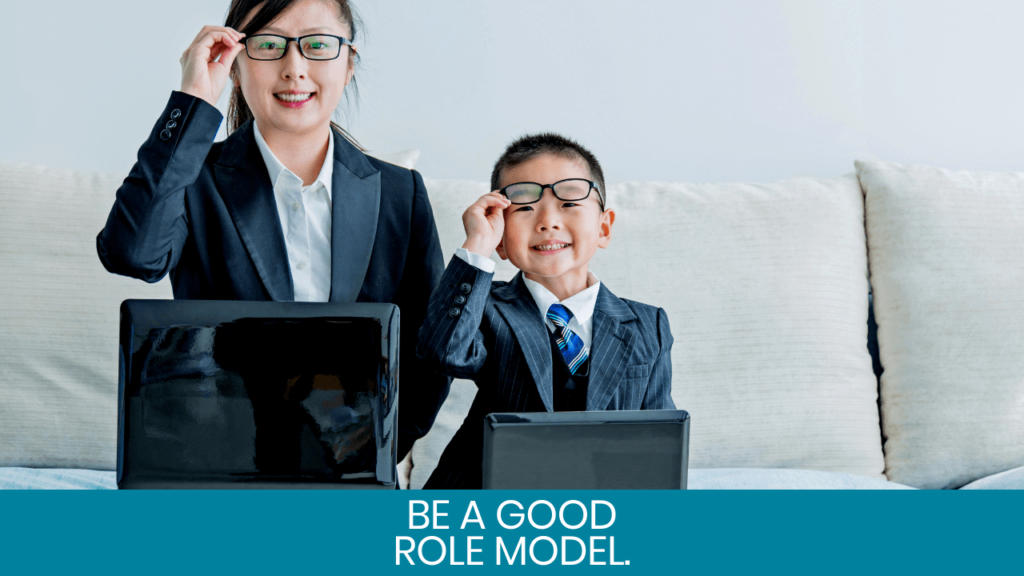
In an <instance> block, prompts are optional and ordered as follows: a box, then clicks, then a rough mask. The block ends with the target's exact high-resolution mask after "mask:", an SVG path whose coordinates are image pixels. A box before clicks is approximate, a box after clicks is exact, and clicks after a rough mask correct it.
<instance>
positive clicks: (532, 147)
mask: <svg viewBox="0 0 1024 576" xmlns="http://www.w3.org/2000/svg"><path fill="white" fill-rule="evenodd" d="M541 154H554V155H555V156H561V157H562V158H565V159H567V160H572V161H575V162H579V163H581V164H583V165H584V166H586V167H587V171H589V172H590V177H591V178H592V179H593V180H594V183H595V184H597V202H598V204H600V205H601V211H602V212H603V211H604V209H605V203H606V202H607V200H608V196H607V194H608V192H607V191H606V190H605V189H604V172H602V171H601V163H600V162H598V161H597V157H596V156H594V155H593V154H591V152H590V150H587V149H586V148H584V147H583V146H582V145H581V144H580V143H579V142H576V141H575V140H571V139H569V138H566V137H565V136H561V135H559V134H554V133H552V132H544V133H541V134H527V135H525V136H521V137H519V138H518V139H516V140H515V141H514V142H512V143H511V144H509V145H508V148H505V153H504V154H502V155H501V158H498V161H497V162H496V163H495V164H494V170H492V171H491V190H497V189H498V188H500V187H501V173H502V171H504V170H505V169H507V168H512V167H513V166H518V165H520V164H522V163H523V162H526V161H527V160H529V159H531V158H536V157H537V156H540V155H541Z"/></svg>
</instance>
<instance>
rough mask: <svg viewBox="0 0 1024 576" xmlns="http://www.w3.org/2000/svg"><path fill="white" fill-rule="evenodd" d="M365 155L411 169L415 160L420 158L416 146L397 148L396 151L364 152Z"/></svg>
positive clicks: (414, 164)
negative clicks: (405, 148) (403, 148)
mask: <svg viewBox="0 0 1024 576" xmlns="http://www.w3.org/2000/svg"><path fill="white" fill-rule="evenodd" d="M366 155H367V156H373V157H374V158H376V159H378V160H383V161H385V162H388V163H390V164H394V165H395V166H401V167H402V168H405V169H407V170H412V169H413V168H415V167H416V161H417V160H419V159H420V151H419V149H418V148H409V149H407V150H399V151H398V152H381V153H377V152H373V151H369V152H366Z"/></svg>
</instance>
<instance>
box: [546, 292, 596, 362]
mask: <svg viewBox="0 0 1024 576" xmlns="http://www.w3.org/2000/svg"><path fill="white" fill-rule="evenodd" d="M570 318H572V312H569V310H568V309H567V308H566V307H565V306H562V305H561V304H552V305H551V307H550V308H548V320H551V322H552V324H554V325H555V343H556V344H558V349H559V350H561V351H562V357H563V358H565V363H566V364H568V365H569V373H570V374H575V373H576V370H578V369H579V367H580V366H582V365H583V363H584V362H586V361H587V347H586V346H584V345H583V340H580V337H579V336H577V335H576V333H575V332H573V331H572V330H569V319H570Z"/></svg>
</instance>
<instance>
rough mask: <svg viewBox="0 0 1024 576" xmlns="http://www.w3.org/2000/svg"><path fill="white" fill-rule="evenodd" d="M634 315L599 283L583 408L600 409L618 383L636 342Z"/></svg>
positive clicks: (605, 405) (623, 374)
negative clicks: (585, 405)
mask: <svg viewBox="0 0 1024 576" xmlns="http://www.w3.org/2000/svg"><path fill="white" fill-rule="evenodd" d="M634 320H636V315H635V314H633V311H632V310H630V308H629V306H626V303H625V302H623V301H622V300H619V298H618V297H617V296H615V295H614V294H612V293H611V291H610V290H608V289H607V288H605V286H604V284H603V283H602V284H601V289H600V290H599V291H598V294H597V303H596V304H595V305H594V332H593V334H594V336H593V338H592V339H591V343H590V378H589V385H588V386H587V410H604V409H605V408H607V407H608V404H609V403H610V402H611V398H612V395H613V394H615V390H616V389H617V388H618V387H619V385H620V384H621V383H622V379H623V377H624V376H625V372H626V364H627V363H628V362H629V358H630V356H631V355H632V352H633V346H634V345H635V343H636V328H635V323H634V322H633V321H634Z"/></svg>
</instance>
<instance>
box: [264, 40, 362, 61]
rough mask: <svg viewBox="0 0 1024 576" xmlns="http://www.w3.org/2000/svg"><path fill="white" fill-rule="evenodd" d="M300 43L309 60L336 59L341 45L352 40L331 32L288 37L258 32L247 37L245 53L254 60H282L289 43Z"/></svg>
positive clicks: (300, 47) (300, 49)
mask: <svg viewBox="0 0 1024 576" xmlns="http://www.w3.org/2000/svg"><path fill="white" fill-rule="evenodd" d="M289 42H295V43H296V44H298V45H299V52H301V53H302V55H303V56H305V57H306V58H307V59H309V60H334V59H335V58H337V57H338V56H341V47H342V46H344V45H346V44H348V45H349V46H351V45H352V42H351V41H349V39H348V38H343V37H341V36H334V35H331V34H311V35H309V36H300V37H298V38H288V37H286V36H278V35H277V34H257V35H256V36H249V37H248V38H246V39H245V53H246V55H248V56H249V58H252V59H253V60H280V59H281V58H284V54H285V52H287V51H288V43H289Z"/></svg>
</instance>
